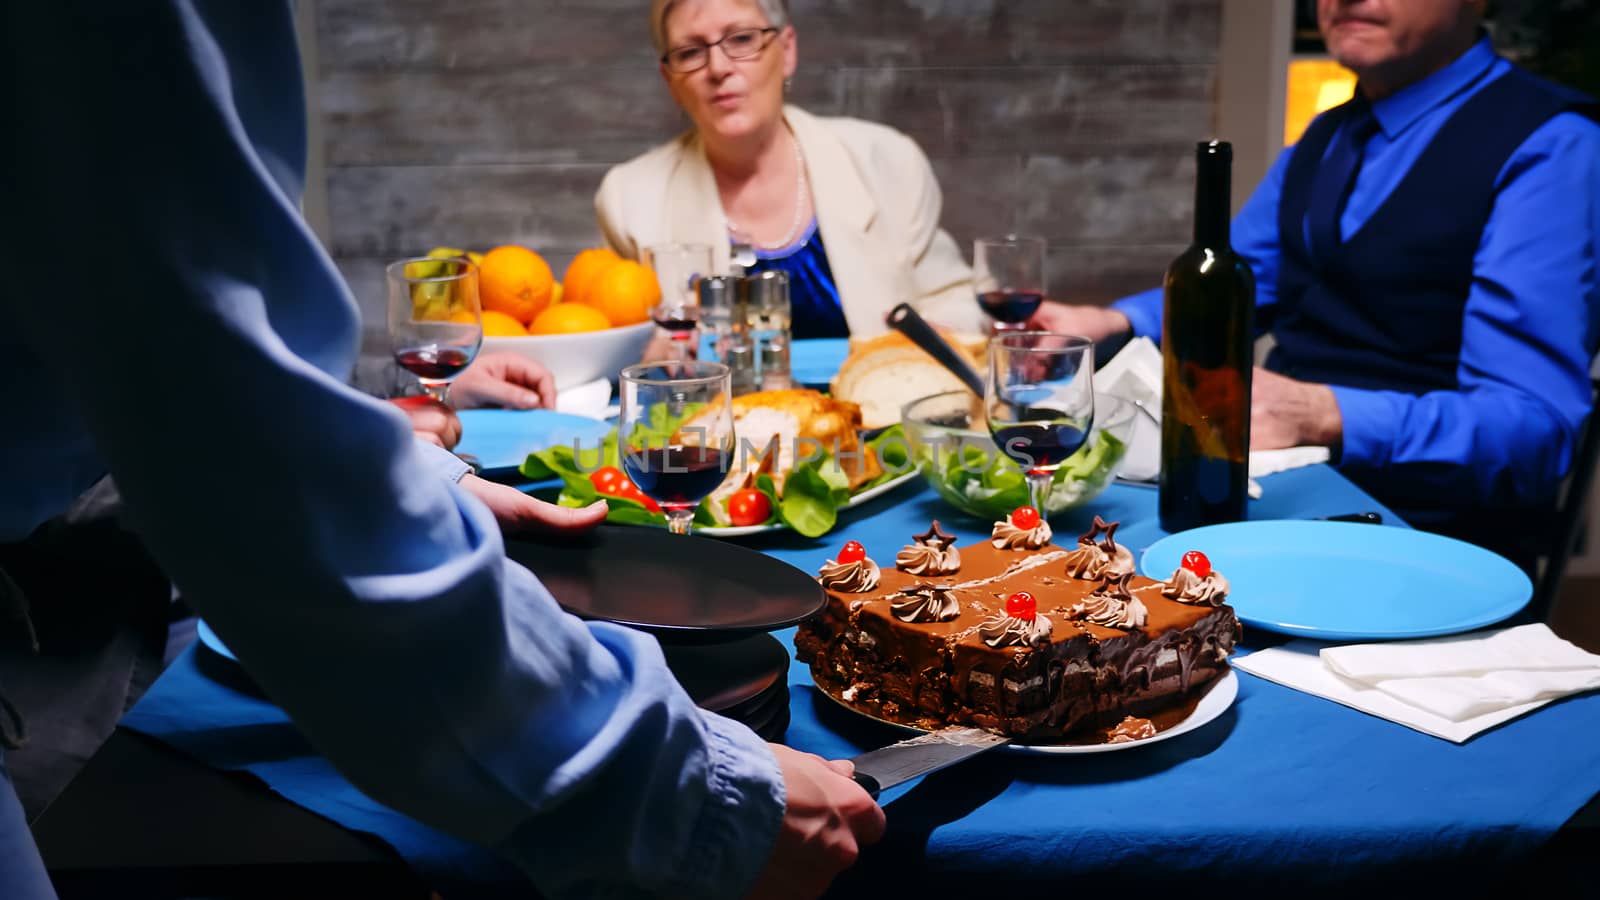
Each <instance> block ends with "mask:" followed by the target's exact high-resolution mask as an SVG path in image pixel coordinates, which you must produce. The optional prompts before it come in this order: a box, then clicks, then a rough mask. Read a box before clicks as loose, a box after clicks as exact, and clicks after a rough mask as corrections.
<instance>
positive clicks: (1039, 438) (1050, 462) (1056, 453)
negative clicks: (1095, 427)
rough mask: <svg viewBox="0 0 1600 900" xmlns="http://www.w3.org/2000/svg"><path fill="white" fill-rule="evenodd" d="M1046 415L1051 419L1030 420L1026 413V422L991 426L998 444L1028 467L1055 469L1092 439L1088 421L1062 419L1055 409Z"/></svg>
mask: <svg viewBox="0 0 1600 900" xmlns="http://www.w3.org/2000/svg"><path fill="white" fill-rule="evenodd" d="M1044 415H1045V416H1046V417H1047V418H1041V419H1037V420H1032V421H1029V420H1028V419H1029V414H1028V413H1027V412H1024V413H1023V414H1022V419H1023V420H1024V421H1022V422H1016V423H1010V424H1000V425H994V424H991V425H990V428H989V432H990V434H991V435H993V437H994V443H995V446H997V447H999V448H1000V451H1001V452H1002V453H1004V454H1005V455H1006V456H1009V457H1011V460H1012V461H1013V462H1015V463H1016V464H1017V465H1019V466H1021V467H1022V468H1023V469H1024V470H1028V469H1044V470H1046V471H1053V470H1054V469H1055V468H1056V467H1057V466H1059V465H1061V464H1062V463H1063V462H1065V461H1066V460H1067V459H1068V458H1069V457H1071V456H1072V454H1074V453H1077V452H1078V448H1080V447H1082V446H1083V444H1084V442H1085V441H1086V440H1088V439H1089V429H1088V427H1087V425H1086V424H1085V423H1083V422H1079V421H1076V420H1065V419H1061V418H1060V413H1059V412H1056V411H1054V410H1052V411H1050V412H1048V413H1045V414H1044Z"/></svg>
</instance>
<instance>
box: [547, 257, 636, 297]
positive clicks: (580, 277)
mask: <svg viewBox="0 0 1600 900" xmlns="http://www.w3.org/2000/svg"><path fill="white" fill-rule="evenodd" d="M619 261H621V257H619V256H617V254H615V253H613V252H611V251H610V250H609V249H607V248H605V247H591V248H589V249H588V250H585V251H583V252H582V253H579V254H578V255H577V256H575V257H573V258H572V262H571V264H569V265H568V266H567V274H566V276H565V277H563V278H562V279H561V283H562V285H563V286H564V288H565V297H566V302H568V303H587V302H589V289H590V288H591V287H592V286H593V285H594V283H595V281H596V280H597V279H598V278H599V277H600V275H601V274H602V273H604V272H605V270H606V269H608V268H610V267H611V265H612V264H613V263H616V262H619Z"/></svg>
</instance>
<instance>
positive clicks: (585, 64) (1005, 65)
mask: <svg viewBox="0 0 1600 900" xmlns="http://www.w3.org/2000/svg"><path fill="white" fill-rule="evenodd" d="M1221 5H1222V0H792V2H791V12H792V15H793V18H794V23H795V27H796V29H797V32H798V34H799V41H800V67H799V71H798V72H797V73H796V75H795V78H794V82H793V97H794V99H795V102H797V103H799V104H800V105H802V106H804V107H806V108H808V109H810V110H811V111H812V112H815V113H818V114H822V115H849V116H858V117H861V118H866V119H872V120H875V121H879V122H883V123H886V124H889V125H892V126H894V127H896V128H899V129H901V130H902V131H905V132H906V133H908V134H910V135H911V136H912V137H914V138H915V139H916V140H917V141H918V142H919V143H920V144H921V146H922V148H923V150H924V151H925V152H926V153H927V154H928V156H929V158H930V159H931V160H932V161H933V165H934V169H935V170H936V172H937V173H938V175H939V178H940V182H941V185H942V186H943V188H944V193H945V207H944V225H945V227H946V228H947V229H948V230H949V231H950V232H951V233H952V234H953V235H954V236H955V238H956V239H957V241H958V242H960V243H961V244H962V245H963V246H965V247H968V248H970V246H971V241H972V239H973V238H974V237H975V236H977V235H978V234H979V233H983V232H992V231H1005V230H1017V231H1024V232H1030V233H1036V234H1041V235H1043V236H1045V237H1046V238H1047V239H1048V240H1049V242H1050V248H1051V249H1050V259H1049V268H1050V282H1051V292H1052V294H1053V295H1054V296H1057V297H1062V298H1069V299H1073V300H1079V301H1093V302H1105V301H1108V300H1111V299H1114V298H1116V297H1118V296H1121V295H1122V294H1124V293H1128V292H1131V291H1134V290H1139V289H1142V288H1145V287H1150V286H1153V285H1154V284H1155V283H1156V281H1157V280H1158V278H1159V276H1160V272H1161V270H1162V268H1163V267H1164V266H1165V264H1166V263H1167V261H1168V260H1170V259H1171V258H1172V257H1173V256H1174V255H1176V254H1177V253H1178V252H1179V251H1180V250H1181V249H1182V247H1183V246H1184V245H1185V244H1186V243H1187V238H1188V230H1189V216H1190V211H1191V203H1192V201H1191V193H1192V187H1191V181H1190V179H1191V173H1192V166H1193V164H1192V162H1191V154H1190V148H1191V147H1192V145H1193V142H1194V141H1196V140H1199V139H1203V138H1207V137H1210V136H1211V134H1212V131H1213V129H1214V127H1215V126H1214V123H1215V121H1216V112H1215V110H1216V93H1217V88H1216V86H1217V64H1218V56H1219V44H1220V27H1221V16H1222V12H1221ZM308 6H309V11H310V12H311V14H312V15H313V16H314V17H315V20H314V28H315V39H316V54H315V58H314V60H313V63H314V66H315V69H314V73H313V82H314V84H313V87H312V94H311V96H312V100H313V103H314V105H315V108H316V112H317V113H318V114H319V115H320V125H321V129H320V135H321V139H322V143H321V147H320V149H321V151H322V153H323V158H324V160H325V165H326V169H325V171H326V176H327V194H326V196H327V214H328V234H327V238H328V241H329V245H330V248H331V250H332V252H333V254H334V256H335V258H336V259H337V260H338V262H339V265H340V267H341V268H342V269H343V271H344V272H345V274H346V275H347V277H348V278H349V279H350V282H351V284H352V285H353V287H354V288H355V290H356V292H357V295H358V297H359V298H360V300H361V302H362V306H363V310H364V314H365V316H366V320H367V322H368V323H369V327H368V332H367V342H366V347H367V351H368V353H367V355H368V357H369V364H368V365H364V366H363V376H364V377H363V381H366V382H367V384H366V385H365V386H368V387H369V388H371V389H374V390H382V389H384V385H381V384H372V383H371V382H372V380H373V379H374V378H376V379H379V380H382V378H384V377H392V376H384V375H382V374H381V369H382V366H381V364H380V363H381V361H382V360H383V359H384V358H385V356H386V344H385V340H384V335H383V279H382V266H383V264H384V263H385V262H387V261H390V260H393V259H396V258H399V257H402V256H406V255H412V254H417V253H422V252H424V251H426V250H427V249H428V248H430V247H433V246H438V245H446V246H458V247H469V248H473V249H487V248H489V247H491V246H494V245H496V244H500V243H507V242H514V243H520V244H525V245H527V246H530V247H532V248H534V249H536V250H538V251H539V252H540V253H542V254H544V255H545V257H546V258H547V259H548V260H549V261H550V263H551V265H552V266H553V267H554V268H555V269H556V272H557V274H558V277H559V273H560V272H561V271H562V270H563V269H564V268H565V266H566V264H567V262H568V261H569V260H570V259H571V258H572V256H573V254H575V253H576V252H577V251H578V250H580V249H582V248H583V247H587V246H592V245H594V244H596V243H598V241H599V235H598V232H597V230H596V227H595V224H594V213H593V206H592V198H593V194H594V190H595V188H596V187H597V186H598V185H599V182H600V178H601V176H602V175H603V174H604V173H605V171H606V169H607V168H608V167H610V166H611V165H614V164H615V163H618V162H622V161H623V160H626V159H628V158H630V157H632V156H634V155H636V154H638V153H640V152H642V151H644V150H646V149H648V148H649V147H651V146H653V145H655V144H657V143H659V142H661V141H663V140H666V139H668V138H670V137H671V136H673V135H675V134H677V133H678V132H679V131H681V130H682V129H683V128H685V127H686V124H687V120H686V119H684V117H683V116H682V115H681V114H680V113H679V112H678V110H677V108H676V107H675V106H674V105H673V103H672V101H671V98H670V97H669V96H668V94H667V92H666V89H665V87H664V86H663V85H662V84H661V81H660V77H659V75H658V74H657V71H656V63H655V58H654V57H655V53H654V50H653V49H652V47H651V45H650V39H649V29H648V25H647V22H646V19H647V11H648V7H649V4H648V3H647V2H644V0H451V2H447V3H441V2H438V0H316V2H315V3H311V4H308ZM969 253H970V250H969ZM391 368H392V367H391Z"/></svg>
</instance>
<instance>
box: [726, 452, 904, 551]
mask: <svg viewBox="0 0 1600 900" xmlns="http://www.w3.org/2000/svg"><path fill="white" fill-rule="evenodd" d="M917 475H918V472H917V470H916V469H912V470H911V471H909V472H901V473H900V474H899V475H896V476H895V477H893V478H891V479H889V480H888V481H884V482H880V483H878V484H875V485H873V486H872V487H869V488H867V489H866V490H864V491H862V492H861V493H859V494H855V495H854V496H852V497H851V498H850V499H849V500H848V501H846V502H845V503H843V504H841V505H840V506H839V508H840V509H854V508H855V507H857V506H860V505H861V504H863V503H865V502H867V501H868V500H872V499H874V498H877V497H881V496H883V495H884V494H887V493H889V492H890V491H892V490H894V489H895V488H897V487H899V486H900V485H902V484H906V483H908V482H911V481H915V480H916V479H917ZM786 530H789V526H787V525H785V524H783V523H782V522H769V523H767V524H765V525H696V526H695V529H694V533H695V534H704V535H714V536H716V537H744V536H745V535H749V534H764V533H766V532H768V531H786Z"/></svg>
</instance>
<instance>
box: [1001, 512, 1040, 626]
mask: <svg viewBox="0 0 1600 900" xmlns="http://www.w3.org/2000/svg"><path fill="white" fill-rule="evenodd" d="M1023 509H1027V507H1023ZM1018 527H1019V528H1020V527H1021V526H1018ZM1038 614H1039V602H1038V601H1037V600H1034V599H1033V595H1032V594H1030V593H1028V592H1027V591H1017V592H1016V593H1015V594H1012V595H1011V596H1009V597H1007V598H1006V615H1008V616H1010V617H1011V618H1013V619H1022V620H1023V621H1025V622H1032V621H1033V617H1034V616H1036V615H1038Z"/></svg>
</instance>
